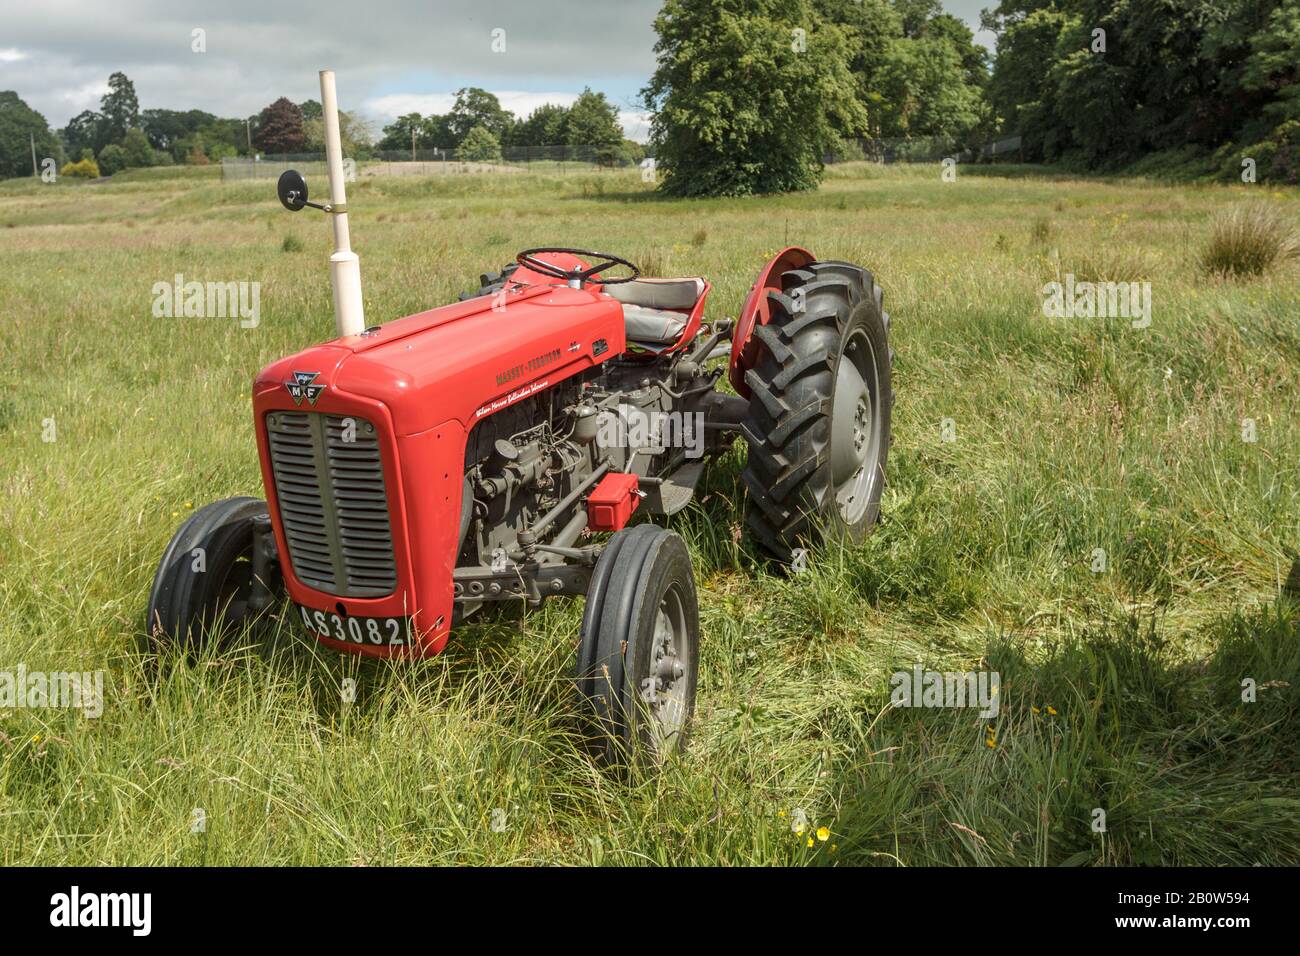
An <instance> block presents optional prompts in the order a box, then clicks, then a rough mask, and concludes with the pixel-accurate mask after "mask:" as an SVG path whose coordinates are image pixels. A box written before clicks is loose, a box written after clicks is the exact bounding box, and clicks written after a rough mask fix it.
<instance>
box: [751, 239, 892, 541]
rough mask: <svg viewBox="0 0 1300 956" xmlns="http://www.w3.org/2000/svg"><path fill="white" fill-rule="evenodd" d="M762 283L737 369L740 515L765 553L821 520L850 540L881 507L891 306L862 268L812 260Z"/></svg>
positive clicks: (820, 525) (814, 533)
mask: <svg viewBox="0 0 1300 956" xmlns="http://www.w3.org/2000/svg"><path fill="white" fill-rule="evenodd" d="M781 288H782V291H781V292H775V291H774V292H770V293H768V304H769V306H770V318H769V320H768V322H767V324H766V325H761V326H758V327H757V328H755V329H754V337H755V339H757V340H758V342H759V343H760V344H761V345H762V346H763V348H762V349H761V351H760V357H759V360H758V362H757V364H756V365H755V366H754V367H753V368H751V369H749V370H748V371H747V372H746V373H745V383H746V384H747V385H748V386H749V390H750V400H749V412H748V414H747V416H746V418H745V421H744V423H743V425H742V431H743V433H744V435H745V438H746V440H747V442H748V444H749V461H748V464H747V466H746V468H745V471H744V473H743V476H742V477H743V479H744V482H745V485H746V488H747V489H748V492H749V501H750V508H749V514H748V517H747V520H746V523H747V524H748V526H749V531H750V534H751V537H752V538H753V539H754V540H755V542H756V543H757V544H758V546H759V547H760V549H761V550H762V551H763V552H765V553H766V554H767V555H769V556H770V557H773V558H775V559H777V560H778V561H782V562H789V561H790V560H791V559H792V557H793V553H794V550H795V548H797V547H798V546H800V545H801V544H803V545H809V546H811V545H813V544H815V543H816V541H817V537H818V534H819V532H823V531H828V532H831V533H834V534H837V535H838V536H840V537H843V538H846V539H847V540H849V541H858V540H860V539H861V538H862V537H863V536H865V535H866V533H867V532H868V531H869V530H870V529H871V527H872V526H873V525H874V524H875V523H876V520H877V518H878V517H879V515H880V493H881V491H882V489H883V487H884V481H885V462H886V460H887V459H888V457H889V442H890V418H891V410H892V408H893V403H894V401H893V389H892V384H891V365H892V352H891V350H890V348H889V316H888V315H887V314H886V313H885V312H884V310H883V308H882V305H883V296H882V294H881V291H880V289H879V288H878V287H877V286H876V283H875V279H874V278H873V277H872V275H871V273H870V272H867V271H866V270H865V269H862V268H860V267H858V266H855V265H852V264H851V263H847V262H814V263H811V264H809V265H808V266H806V267H805V268H802V269H792V270H790V271H788V272H786V273H785V274H784V275H782V277H781Z"/></svg>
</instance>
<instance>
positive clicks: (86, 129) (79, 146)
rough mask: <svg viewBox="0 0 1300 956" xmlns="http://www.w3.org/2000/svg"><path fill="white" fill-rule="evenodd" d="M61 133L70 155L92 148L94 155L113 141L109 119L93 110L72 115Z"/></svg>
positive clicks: (78, 154) (77, 154) (76, 154)
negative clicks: (110, 136)
mask: <svg viewBox="0 0 1300 956" xmlns="http://www.w3.org/2000/svg"><path fill="white" fill-rule="evenodd" d="M59 134H60V136H61V137H62V139H63V145H64V147H65V149H66V150H67V153H68V155H69V156H80V155H81V153H82V152H83V151H84V150H90V153H91V155H92V156H93V155H94V154H95V153H97V152H99V151H100V150H101V149H103V148H104V147H105V146H107V145H108V144H109V143H110V142H111V139H110V138H109V128H108V123H107V121H106V120H105V119H104V117H103V115H102V114H100V113H96V112H94V111H93V110H83V111H82V112H80V113H78V114H77V115H76V116H74V117H72V119H70V120H68V125H67V126H65V127H64V128H63V129H62V130H60V131H59Z"/></svg>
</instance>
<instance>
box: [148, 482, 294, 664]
mask: <svg viewBox="0 0 1300 956" xmlns="http://www.w3.org/2000/svg"><path fill="white" fill-rule="evenodd" d="M269 521H270V517H269V514H268V512H267V507H266V502H265V501H262V500H261V499H259V498H226V499H224V500H222V501H216V502H213V503H212V504H210V505H206V506H205V507H203V508H200V509H199V510H198V511H196V512H194V514H192V515H191V516H190V517H189V519H188V520H187V521H186V522H185V523H184V524H182V525H181V526H180V528H179V529H178V530H177V531H176V534H175V535H173V536H172V539H171V542H170V543H169V544H168V545H167V550H166V551H164V552H163V557H162V561H160V562H159V564H158V571H157V573H156V574H155V575H154V582H153V589H152V590H151V591H150V593H149V606H148V609H147V611H146V615H145V629H146V632H147V634H148V635H149V637H150V638H151V639H152V640H154V641H157V642H176V643H180V644H184V645H186V646H187V647H190V648H197V647H198V646H199V645H200V644H201V643H203V641H204V640H205V639H207V638H208V637H210V636H215V635H218V634H219V633H220V632H222V631H224V630H226V629H233V628H238V627H240V626H243V625H244V624H247V623H251V622H252V621H253V620H254V619H256V617H257V616H258V615H259V613H260V610H261V609H260V608H258V607H256V606H255V605H256V603H257V602H256V600H254V593H255V589H254V580H253V564H254V554H253V548H254V546H255V542H256V532H257V525H258V523H259V522H265V523H268V524H269ZM264 527H265V525H264ZM264 584H265V586H266V589H267V590H271V591H275V590H277V589H278V588H279V586H280V583H279V581H278V580H276V581H268V582H264Z"/></svg>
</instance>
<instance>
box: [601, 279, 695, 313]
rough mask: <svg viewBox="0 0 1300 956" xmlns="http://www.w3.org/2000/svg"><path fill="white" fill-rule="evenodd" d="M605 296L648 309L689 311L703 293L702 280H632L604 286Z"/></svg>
mask: <svg viewBox="0 0 1300 956" xmlns="http://www.w3.org/2000/svg"><path fill="white" fill-rule="evenodd" d="M604 291H605V294H606V295H608V296H610V297H612V298H615V299H618V301H620V302H624V303H627V304H628V305H643V306H646V307H647V308H650V309H690V308H692V307H693V306H694V305H695V303H696V301H698V299H699V298H700V293H702V292H703V291H704V280H703V279H700V278H687V279H634V280H633V281H631V282H616V283H614V284H612V285H607V286H605V289H604Z"/></svg>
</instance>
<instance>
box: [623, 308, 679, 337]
mask: <svg viewBox="0 0 1300 956" xmlns="http://www.w3.org/2000/svg"><path fill="white" fill-rule="evenodd" d="M623 327H624V328H625V329H626V330H627V337H628V338H629V339H630V340H632V341H633V342H648V343H650V344H652V345H671V344H672V343H673V342H676V341H677V337H678V336H679V335H681V334H682V329H684V328H686V316H684V315H682V313H680V312H669V311H667V310H666V309H651V308H649V307H647V306H644V305H627V304H624V305H623Z"/></svg>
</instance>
